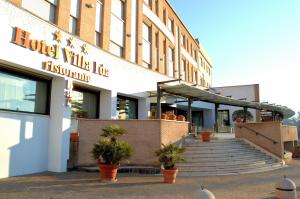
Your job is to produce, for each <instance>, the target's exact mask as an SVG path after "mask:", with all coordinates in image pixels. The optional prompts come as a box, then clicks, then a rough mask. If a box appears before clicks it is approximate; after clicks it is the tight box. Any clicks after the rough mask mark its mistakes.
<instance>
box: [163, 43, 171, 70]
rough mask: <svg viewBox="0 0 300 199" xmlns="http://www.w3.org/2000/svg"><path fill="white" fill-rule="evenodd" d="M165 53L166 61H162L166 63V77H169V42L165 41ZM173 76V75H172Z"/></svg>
mask: <svg viewBox="0 0 300 199" xmlns="http://www.w3.org/2000/svg"><path fill="white" fill-rule="evenodd" d="M164 48H165V52H166V60H164V61H165V62H166V75H170V73H169V72H170V71H169V40H168V39H166V43H165V46H164ZM172 76H173V74H172Z"/></svg>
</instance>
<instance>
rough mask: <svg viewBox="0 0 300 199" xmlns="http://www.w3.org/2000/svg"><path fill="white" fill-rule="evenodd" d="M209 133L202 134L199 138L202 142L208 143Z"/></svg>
mask: <svg viewBox="0 0 300 199" xmlns="http://www.w3.org/2000/svg"><path fill="white" fill-rule="evenodd" d="M210 134H211V133H210V132H202V133H201V138H202V141H203V142H209V141H210Z"/></svg>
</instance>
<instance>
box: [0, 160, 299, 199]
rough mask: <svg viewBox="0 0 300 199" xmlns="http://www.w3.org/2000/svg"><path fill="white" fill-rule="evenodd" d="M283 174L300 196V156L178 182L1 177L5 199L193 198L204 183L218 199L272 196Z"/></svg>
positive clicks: (77, 175) (0, 194)
mask: <svg viewBox="0 0 300 199" xmlns="http://www.w3.org/2000/svg"><path fill="white" fill-rule="evenodd" d="M283 175H286V176H288V177H290V178H291V179H292V180H294V181H295V183H296V185H297V191H298V198H300V160H294V161H293V163H292V164H291V165H290V166H289V167H286V168H283V169H279V170H275V171H271V172H266V173H258V174H249V175H235V176H215V177H180V178H178V179H177V182H176V184H175V185H167V184H163V183H162V176H153V175H147V176H145V175H144V176H141V175H136V174H135V175H128V174H126V175H120V176H119V179H118V182H117V183H102V182H100V181H99V179H98V174H97V173H87V172H68V173H64V174H54V173H42V174H39V175H31V176H24V177H12V178H8V179H2V180H0V198H1V199H2V198H3V199H11V198H13V199H16V198H18V199H19V198H20V199H27V198H29V199H40V198H42V199H60V198H70V199H77V198H84V199H97V198H101V199H102V198H107V199H108V198H109V199H128V198H130V199H131V198H132V199H139V198H149V199H150V198H151V199H156V198H159V199H171V198H172V199H179V198H182V199H183V198H184V199H189V198H194V196H193V195H194V193H195V191H196V190H197V189H199V188H200V186H201V185H204V186H205V187H207V188H208V189H209V190H211V191H212V192H213V193H214V194H215V196H216V198H217V199H272V198H274V187H275V183H276V182H277V181H278V180H280V179H281V178H282V176H283Z"/></svg>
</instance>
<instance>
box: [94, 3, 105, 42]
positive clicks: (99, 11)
mask: <svg viewBox="0 0 300 199" xmlns="http://www.w3.org/2000/svg"><path fill="white" fill-rule="evenodd" d="M102 13H103V0H97V2H96V24H95V43H96V45H98V46H99V45H100V38H101V33H102V18H103V17H102Z"/></svg>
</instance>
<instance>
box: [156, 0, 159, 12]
mask: <svg viewBox="0 0 300 199" xmlns="http://www.w3.org/2000/svg"><path fill="white" fill-rule="evenodd" d="M158 8H159V4H158V0H155V13H156V15H158V12H159V9H158Z"/></svg>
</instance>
